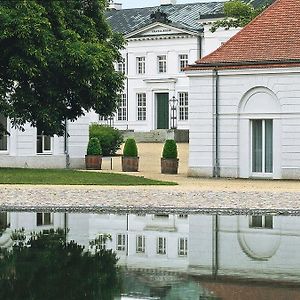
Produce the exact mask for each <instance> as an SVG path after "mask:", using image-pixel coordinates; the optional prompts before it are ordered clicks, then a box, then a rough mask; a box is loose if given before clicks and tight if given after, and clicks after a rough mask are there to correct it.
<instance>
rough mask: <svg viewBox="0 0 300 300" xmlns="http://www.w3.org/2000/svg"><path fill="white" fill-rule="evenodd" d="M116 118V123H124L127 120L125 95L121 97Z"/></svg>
mask: <svg viewBox="0 0 300 300" xmlns="http://www.w3.org/2000/svg"><path fill="white" fill-rule="evenodd" d="M117 118H118V121H126V120H127V97H126V94H122V95H121V100H120V105H119V108H118V113H117Z"/></svg>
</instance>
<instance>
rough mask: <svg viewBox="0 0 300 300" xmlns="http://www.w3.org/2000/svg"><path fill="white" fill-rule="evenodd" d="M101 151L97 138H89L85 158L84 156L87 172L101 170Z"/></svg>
mask: <svg viewBox="0 0 300 300" xmlns="http://www.w3.org/2000/svg"><path fill="white" fill-rule="evenodd" d="M101 155H102V150H101V146H100V142H99V140H98V139H97V138H95V137H94V138H91V139H90V140H89V143H88V147H87V151H86V156H85V167H86V169H88V170H101V164H102V156H101Z"/></svg>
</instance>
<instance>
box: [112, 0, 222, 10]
mask: <svg viewBox="0 0 300 300" xmlns="http://www.w3.org/2000/svg"><path fill="white" fill-rule="evenodd" d="M214 1H218V0H214ZM115 2H116V3H122V4H123V8H133V7H147V6H156V5H159V4H160V0H115ZM195 2H212V0H177V4H182V3H195Z"/></svg>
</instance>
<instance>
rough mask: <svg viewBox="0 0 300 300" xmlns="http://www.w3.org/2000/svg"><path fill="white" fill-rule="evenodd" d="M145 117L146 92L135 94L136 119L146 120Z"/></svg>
mask: <svg viewBox="0 0 300 300" xmlns="http://www.w3.org/2000/svg"><path fill="white" fill-rule="evenodd" d="M146 118H147V103H146V94H145V93H138V94H137V119H138V121H146Z"/></svg>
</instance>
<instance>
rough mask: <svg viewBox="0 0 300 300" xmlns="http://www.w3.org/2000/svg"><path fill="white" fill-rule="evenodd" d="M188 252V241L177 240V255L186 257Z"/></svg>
mask: <svg viewBox="0 0 300 300" xmlns="http://www.w3.org/2000/svg"><path fill="white" fill-rule="evenodd" d="M187 252H188V239H187V238H179V240H178V255H179V256H187Z"/></svg>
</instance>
